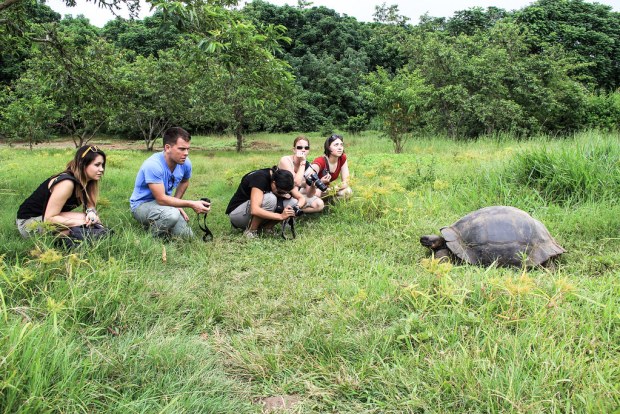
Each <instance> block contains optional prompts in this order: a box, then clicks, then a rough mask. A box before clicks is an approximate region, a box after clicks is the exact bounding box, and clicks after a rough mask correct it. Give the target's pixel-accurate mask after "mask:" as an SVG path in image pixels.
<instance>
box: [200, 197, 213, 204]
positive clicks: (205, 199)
mask: <svg viewBox="0 0 620 414" xmlns="http://www.w3.org/2000/svg"><path fill="white" fill-rule="evenodd" d="M200 201H206V202H207V203H209V204H211V200H209V199H208V198H207V197H203V198H201V199H200Z"/></svg>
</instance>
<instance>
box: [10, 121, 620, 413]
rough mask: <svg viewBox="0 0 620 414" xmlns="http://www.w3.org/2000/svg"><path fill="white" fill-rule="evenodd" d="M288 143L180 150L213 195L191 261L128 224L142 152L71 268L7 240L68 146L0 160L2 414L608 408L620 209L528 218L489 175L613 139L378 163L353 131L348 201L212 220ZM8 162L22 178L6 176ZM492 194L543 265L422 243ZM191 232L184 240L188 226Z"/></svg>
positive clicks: (508, 188) (530, 206)
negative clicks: (503, 261)
mask: <svg viewBox="0 0 620 414" xmlns="http://www.w3.org/2000/svg"><path fill="white" fill-rule="evenodd" d="M309 135H310V137H309V138H310V140H311V142H312V143H313V147H312V148H313V149H312V150H313V151H315V152H318V150H317V148H316V147H317V146H316V145H315V144H314V143H317V142H319V143H320V142H321V138H320V137H319V136H318V135H317V134H309ZM292 136H293V135H292V134H288V135H284V134H282V135H270V134H260V135H251V136H249V137H248V138H249V139H251V140H252V141H256V142H261V143H262V144H264V145H263V146H262V147H261V148H264V149H261V150H257V149H256V148H255V147H254V148H253V149H251V150H248V151H246V152H245V153H244V154H237V153H236V152H235V151H234V150H233V148H234V145H235V142H234V138H232V137H230V136H221V137H220V136H208V137H207V136H200V135H196V134H195V135H194V136H193V138H192V147H193V148H194V149H193V150H192V153H191V159H192V163H193V166H194V174H193V175H192V180H191V185H190V187H189V189H188V196H192V197H195V196H197V195H201V196H202V195H203V194H207V195H208V196H209V197H210V198H211V199H212V200H213V211H212V212H211V214H210V215H209V227H210V228H211V229H212V230H213V232H214V233H215V235H216V239H215V241H214V242H213V243H210V244H208V245H207V244H205V243H203V242H202V241H201V240H200V239H198V240H195V241H188V242H183V241H174V242H165V243H162V242H161V241H160V240H155V239H152V238H151V236H150V235H149V234H148V232H145V231H144V230H143V229H142V228H141V226H139V225H138V224H137V223H136V222H135V221H134V220H133V218H132V217H131V216H130V214H129V212H128V207H127V196H128V192H129V191H131V188H132V185H133V181H134V179H135V172H136V171H137V170H138V168H139V166H140V164H141V163H142V162H143V160H144V159H145V158H146V157H147V155H145V154H144V153H143V152H141V151H131V150H129V151H128V150H121V149H113V148H118V147H119V146H121V145H122V146H125V145H129V144H131V143H127V142H126V141H114V140H112V141H109V140H107V142H106V143H103V147H104V149H105V148H107V149H106V152H107V154H108V167H107V171H106V175H105V178H104V180H103V182H102V196H103V198H104V199H106V200H107V202H106V203H104V204H105V205H104V206H101V208H100V210H101V214H102V219H103V220H104V221H105V223H106V224H108V225H110V226H111V227H113V228H114V229H115V234H114V237H113V238H112V239H109V240H105V241H102V242H100V243H98V244H96V245H93V246H92V247H90V248H89V249H81V250H78V251H74V252H71V253H69V252H61V251H56V250H54V249H53V248H52V247H51V245H49V244H47V242H46V241H45V240H44V239H35V240H32V239H30V240H23V239H21V237H20V236H19V234H18V233H17V231H16V230H15V227H14V226H15V217H14V211H15V206H16V205H18V204H19V202H21V200H23V199H24V198H25V197H26V196H27V195H28V194H29V193H30V191H31V190H32V189H33V188H35V187H36V186H37V185H38V184H39V183H40V182H41V180H43V179H44V178H45V177H47V176H49V175H50V174H52V173H54V172H56V171H57V170H58V169H60V168H62V167H63V166H64V163H65V162H66V160H67V159H68V158H69V157H70V156H71V154H72V153H73V151H72V150H71V149H69V148H67V149H50V148H48V147H46V146H38V147H37V148H35V149H34V150H33V151H28V150H25V149H23V148H19V147H17V148H0V188H2V189H3V190H2V191H3V197H1V198H0V237H1V238H2V240H3V243H2V244H0V256H3V258H2V260H1V262H2V264H1V265H0V354H1V355H3V358H2V359H1V360H0V389H1V391H0V407H2V408H3V409H4V410H8V411H10V412H24V413H26V412H33V411H35V412H46V411H48V412H67V413H77V412H85V411H87V412H93V413H104V412H105V413H109V412H112V413H121V412H123V413H126V412H200V413H202V412H207V413H208V412H212V413H251V412H260V411H262V410H263V409H264V407H263V406H262V403H263V402H266V401H267V400H268V397H273V399H279V400H285V399H286V400H287V401H295V402H296V404H295V406H294V407H293V408H292V409H291V411H294V412H299V413H316V412H338V413H361V412H393V413H396V412H418V411H419V412H422V411H424V412H429V413H435V412H437V413H440V412H513V411H519V410H520V408H522V407H526V408H524V409H521V411H524V410H525V411H528V412H554V411H556V412H564V411H572V412H611V411H613V410H614V409H615V408H616V407H617V406H618V403H619V402H620V388H619V386H618V381H617V374H618V370H617V361H618V356H619V353H618V352H619V350H618V347H617V344H618V343H619V341H620V336H619V335H620V331H619V329H618V326H619V325H618V323H619V321H620V320H619V318H618V316H619V315H618V309H619V307H620V302H619V301H620V291H619V290H618V283H617V280H618V276H619V271H620V268H619V267H618V265H617V263H620V253H619V252H620V242H619V241H618V239H617V237H615V236H616V234H617V229H618V228H619V227H620V207H618V206H617V205H616V204H617V203H611V202H610V201H609V200H608V199H602V198H600V199H596V200H595V199H592V201H589V202H587V203H582V204H572V205H560V204H555V203H545V202H543V201H544V200H541V199H540V198H539V199H534V198H533V197H532V196H531V195H530V194H531V193H530V191H531V190H529V188H528V187H526V186H525V185H523V184H513V183H509V182H508V181H507V180H506V176H505V171H506V167H508V166H510V165H512V164H511V163H512V159H513V158H514V156H515V154H520V153H527V152H528V151H530V150H531V151H536V149H537V148H539V147H544V148H546V150H547V151H548V152H549V153H551V152H552V151H559V150H561V149H562V147H563V146H567V147H570V148H579V149H580V150H581V149H584V148H585V150H586V151H590V152H591V153H593V154H594V153H596V155H591V157H592V158H593V159H596V160H599V161H601V162H602V161H603V160H605V156H604V155H603V154H604V153H605V152H606V151H607V154H608V155H607V162H608V163H609V164H608V165H611V163H612V162H614V160H615V161H616V162H617V135H614V134H606V135H603V134H596V133H591V134H589V135H583V136H578V137H576V138H575V139H573V138H568V139H566V140H564V141H558V140H545V141H543V142H541V140H539V139H536V140H527V141H525V140H521V141H519V140H516V139H514V138H510V137H504V138H503V139H502V140H501V141H498V140H494V139H490V138H488V139H481V140H477V141H461V142H454V141H451V140H449V139H443V138H434V139H428V138H424V139H423V138H421V139H419V140H415V141H412V142H410V144H409V145H407V146H406V148H405V151H404V152H403V153H401V154H394V153H392V150H391V143H390V142H389V141H387V140H377V139H376V134H375V133H369V132H364V133H362V134H361V135H359V136H351V137H348V138H347V141H346V145H347V147H346V148H347V155H348V159H349V163H350V168H351V172H352V178H353V179H352V188H353V191H354V193H353V196H352V198H351V199H349V200H348V201H345V202H342V203H337V204H335V205H332V206H330V211H329V212H328V213H326V214H321V215H319V216H316V217H303V218H302V219H300V220H299V221H298V225H297V230H298V237H297V239H295V240H291V241H287V242H283V241H281V240H279V239H271V238H261V239H257V240H244V239H242V238H241V235H240V234H238V233H236V232H234V231H232V230H231V229H230V222H229V220H228V217H227V216H226V215H225V214H224V209H225V205H226V203H227V202H228V200H229V199H230V197H231V195H232V193H233V192H234V190H235V188H236V185H237V184H238V180H239V179H240V177H241V176H242V175H243V174H244V173H245V172H247V171H249V170H251V169H252V168H255V167H256V166H265V165H270V164H273V162H274V160H277V159H278V158H279V157H280V156H281V155H282V154H284V153H285V152H287V151H289V148H290V142H291V138H292ZM597 140H598V144H597V145H596V146H594V145H593V146H592V147H587V146H585V144H586V143H587V142H594V141H597ZM97 144H98V145H101V144H102V142H97ZM594 147H597V148H598V149H595V148H594ZM251 148H252V147H251ZM606 148H607V149H606ZM575 151H577V150H575ZM586 153H587V152H586ZM571 160H572V159H571ZM23 165H36V166H40V168H37V169H29V170H27V171H26V170H24V171H23V172H22V173H21V174H18V175H15V174H14V171H16V170H18V169H19V168H20V166H23ZM408 183H411V186H410V188H407V185H408ZM494 183H500V184H502V185H503V188H499V187H498V186H496V185H494ZM507 200H510V204H512V205H516V206H518V207H521V208H524V209H526V210H527V211H528V212H530V213H531V214H532V215H533V216H534V217H536V218H537V219H539V220H541V221H542V222H543V223H545V225H546V226H547V227H548V229H549V230H550V231H551V233H552V234H553V235H554V236H555V237H556V239H557V240H558V242H559V243H560V244H561V245H563V246H564V247H565V248H567V250H568V251H569V252H568V253H567V254H565V255H563V256H562V258H561V260H560V262H559V264H558V268H556V269H555V270H549V269H546V270H542V269H532V270H529V271H527V272H524V271H523V270H522V269H499V268H494V267H489V268H480V267H475V266H454V265H450V264H448V263H444V262H438V261H436V260H431V259H428V258H427V252H426V251H424V249H423V248H422V247H421V246H420V245H419V241H418V240H419V236H420V235H422V234H429V233H432V232H436V231H437V230H438V229H439V228H440V227H441V226H444V225H449V224H450V223H452V222H454V221H455V220H456V219H458V218H459V217H461V216H463V215H464V214H466V213H467V212H469V211H471V210H473V209H476V208H479V207H481V206H483V205H495V204H502V203H503V202H506V201H507ZM532 200H534V201H532ZM188 213H191V212H188ZM190 224H191V225H192V227H193V228H194V229H195V230H196V231H198V228H197V226H196V217H195V215H192V214H190ZM37 246H38V248H37ZM164 251H165V252H166V255H165V256H164ZM164 257H165V260H164ZM31 407H33V408H31Z"/></svg>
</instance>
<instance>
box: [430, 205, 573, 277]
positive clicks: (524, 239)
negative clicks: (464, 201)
mask: <svg viewBox="0 0 620 414" xmlns="http://www.w3.org/2000/svg"><path fill="white" fill-rule="evenodd" d="M441 235H442V236H443V238H444V239H445V240H446V245H447V246H448V249H450V251H451V252H452V253H453V254H454V255H456V256H457V257H458V258H460V259H461V260H463V261H465V262H467V263H470V264H476V265H485V266H488V265H491V264H493V263H497V264H498V265H500V266H522V265H523V264H524V260H525V265H527V266H537V265H541V264H544V263H545V262H547V260H549V259H551V258H553V257H555V256H558V255H560V254H562V253H564V252H565V251H566V250H564V249H563V248H562V246H560V245H559V244H558V243H557V242H556V241H555V239H554V238H553V237H552V236H551V234H549V231H548V230H547V228H546V227H545V225H544V224H542V223H541V222H540V221H538V220H536V219H534V218H533V217H532V216H530V215H529V214H527V213H526V212H525V211H522V210H519V209H518V208H515V207H507V206H493V207H485V208H481V209H480V210H476V211H474V212H472V213H470V214H468V215H466V216H465V217H463V218H461V219H460V220H458V221H457V222H456V223H454V224H453V225H451V226H448V227H443V228H442V229H441Z"/></svg>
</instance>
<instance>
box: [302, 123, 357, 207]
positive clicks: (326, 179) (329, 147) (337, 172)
mask: <svg viewBox="0 0 620 414" xmlns="http://www.w3.org/2000/svg"><path fill="white" fill-rule="evenodd" d="M323 149H324V154H325V155H323V156H322V157H318V158H315V160H314V161H312V165H311V168H312V169H313V170H314V171H315V172H316V173H317V174H318V176H319V178H320V179H321V181H322V182H323V183H324V184H325V185H327V186H328V187H330V188H334V191H335V194H336V197H337V198H342V197H348V196H350V195H351V194H352V193H353V190H351V187H349V164H348V163H347V155H346V154H345V153H344V141H343V139H342V136H341V135H336V134H334V135H332V136H331V137H329V138H327V140H325V144H324V145H323ZM338 177H340V181H341V182H340V185H336V186H332V183H333V182H334V181H336V179H337V178H338ZM318 191H319V190H317V192H318Z"/></svg>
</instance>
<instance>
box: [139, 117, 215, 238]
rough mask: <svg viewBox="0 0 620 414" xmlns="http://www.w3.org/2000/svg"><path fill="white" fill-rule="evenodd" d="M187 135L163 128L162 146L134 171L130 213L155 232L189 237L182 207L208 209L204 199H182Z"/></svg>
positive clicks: (187, 170)
mask: <svg viewBox="0 0 620 414" xmlns="http://www.w3.org/2000/svg"><path fill="white" fill-rule="evenodd" d="M191 139H192V137H191V136H190V134H189V133H188V132H187V131H186V130H184V129H183V128H180V127H172V128H168V129H167V130H166V132H164V150H163V151H162V152H158V153H156V154H153V155H152V156H151V157H149V158H148V159H147V160H146V161H144V163H143V164H142V166H141V167H140V171H138V176H137V177H136V184H135V186H134V189H133V194H132V195H131V198H130V199H129V205H130V207H131V214H132V215H133V216H134V218H135V219H136V220H138V221H139V222H140V223H142V224H143V225H144V226H145V227H148V228H150V229H151V232H152V233H153V235H155V236H178V237H186V238H189V237H192V236H193V235H194V234H193V233H192V229H191V228H190V227H189V225H188V224H187V222H188V221H189V217H188V216H187V214H186V213H185V211H184V210H183V207H191V208H192V209H193V210H194V211H195V212H196V213H198V214H200V213H204V214H207V213H208V212H209V211H210V210H211V204H210V203H207V202H206V201H201V200H198V201H192V200H183V194H185V190H187V187H189V179H190V177H191V176H192V163H191V162H190V160H189V158H188V154H189V141H190V140H191ZM175 188H176V191H175V193H174V196H173V195H172V190H174V189H175Z"/></svg>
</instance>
